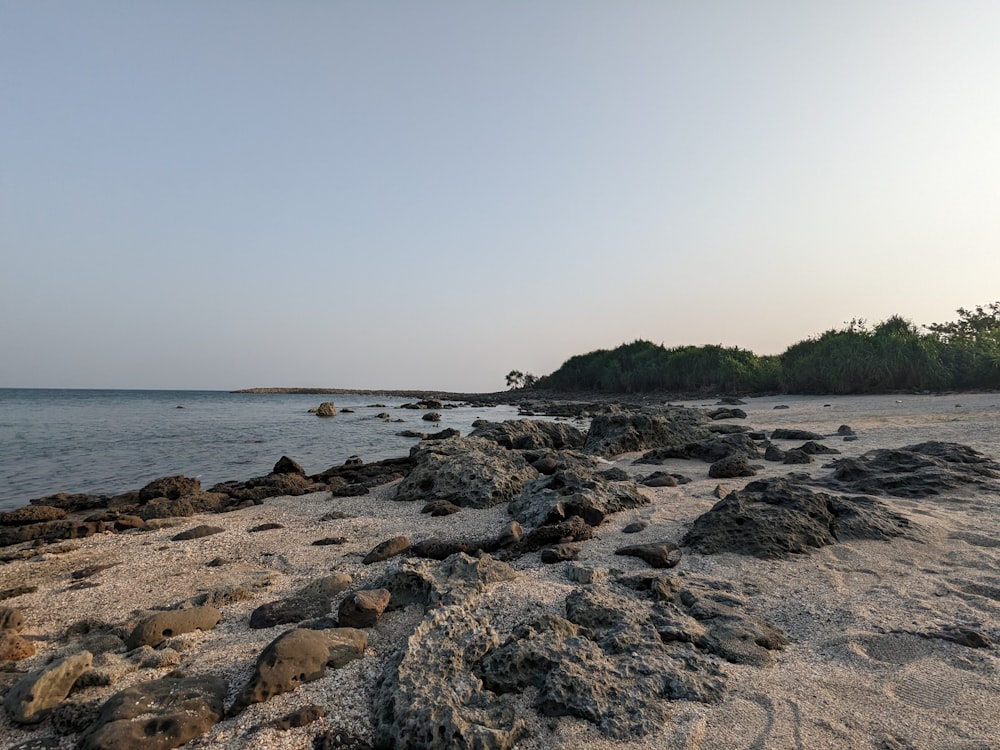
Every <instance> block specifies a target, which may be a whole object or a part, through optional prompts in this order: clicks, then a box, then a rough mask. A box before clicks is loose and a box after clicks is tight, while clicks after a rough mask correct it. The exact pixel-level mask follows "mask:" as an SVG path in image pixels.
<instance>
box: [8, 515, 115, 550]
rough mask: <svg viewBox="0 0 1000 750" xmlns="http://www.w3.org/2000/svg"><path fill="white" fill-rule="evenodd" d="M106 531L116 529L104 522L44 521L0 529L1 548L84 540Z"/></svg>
mask: <svg viewBox="0 0 1000 750" xmlns="http://www.w3.org/2000/svg"><path fill="white" fill-rule="evenodd" d="M105 531H114V527H113V526H112V525H111V524H109V523H105V522H103V521H70V520H63V521H42V522H40V523H29V524H25V525H23V526H2V527H0V547H6V546H8V545H11V544H19V543H21V542H33V541H37V540H41V541H43V542H55V541H59V540H60V539H84V538H86V537H89V536H93V535H94V534H101V533H104V532H105Z"/></svg>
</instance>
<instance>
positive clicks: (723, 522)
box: [682, 479, 916, 558]
mask: <svg viewBox="0 0 1000 750" xmlns="http://www.w3.org/2000/svg"><path fill="white" fill-rule="evenodd" d="M899 536H902V537H908V538H916V529H915V528H914V527H913V525H912V524H911V522H910V521H909V520H908V519H907V518H905V517H903V516H901V515H899V514H897V513H894V512H892V511H891V510H889V509H888V508H887V507H886V506H885V505H883V504H882V503H880V502H878V501H877V500H873V499H872V498H870V497H841V496H838V495H828V494H825V493H818V492H812V491H810V490H808V489H806V488H804V487H802V486H800V485H796V484H793V483H792V482H790V481H788V480H787V479H762V480H758V481H755V482H751V483H750V484H748V485H747V486H746V487H744V488H743V489H742V490H739V491H736V492H731V493H730V494H729V495H727V496H726V497H725V499H723V500H720V501H719V502H718V503H716V504H715V506H714V507H713V508H712V509H711V510H709V511H708V512H707V513H704V514H702V515H701V516H699V517H698V518H697V519H695V521H694V524H693V525H692V527H691V529H690V531H688V533H687V534H686V535H685V536H684V539H683V542H682V543H683V544H684V546H687V547H692V548H693V549H696V550H697V551H698V552H701V553H703V554H707V555H711V554H715V553H718V552H736V553H739V554H743V555H752V556H755V557H762V558H781V557H787V556H788V555H790V554H793V553H803V552H809V551H810V550H811V549H813V548H817V547H823V546H825V545H828V544H834V543H835V542H838V541H844V540H847V539H882V540H884V539H891V538H893V537H899Z"/></svg>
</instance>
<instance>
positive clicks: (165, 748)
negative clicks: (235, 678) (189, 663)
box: [80, 675, 227, 750]
mask: <svg viewBox="0 0 1000 750" xmlns="http://www.w3.org/2000/svg"><path fill="white" fill-rule="evenodd" d="M226 690H227V685H226V681H225V680H223V679H222V678H221V677H216V676H214V675H199V676H192V677H167V678H164V679H162V680H153V681H152V682H144V683H140V684H138V685H134V686H132V687H130V688H128V689H126V690H123V691H121V692H120V693H117V694H116V695H114V696H112V697H111V698H110V699H109V700H108V701H107V703H105V704H104V706H103V708H101V712H100V715H99V716H98V718H97V721H95V722H94V724H93V725H92V726H91V727H90V728H89V729H88V730H87V731H86V733H85V734H84V735H83V737H82V739H81V744H80V747H81V748H82V750H134V749H135V748H148V750H169V749H170V748H175V747H180V746H181V745H184V744H186V743H187V742H190V741H191V740H193V739H195V738H196V737H200V736H201V735H202V734H204V733H205V732H207V731H208V730H209V729H211V728H212V727H213V726H214V725H215V724H216V723H217V722H218V721H219V720H220V719H221V718H222V716H223V703H224V701H225V699H226Z"/></svg>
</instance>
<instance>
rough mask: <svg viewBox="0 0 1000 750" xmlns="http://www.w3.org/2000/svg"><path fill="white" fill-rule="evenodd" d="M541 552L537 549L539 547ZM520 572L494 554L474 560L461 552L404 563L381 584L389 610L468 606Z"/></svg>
mask: <svg viewBox="0 0 1000 750" xmlns="http://www.w3.org/2000/svg"><path fill="white" fill-rule="evenodd" d="M536 549H537V548H536ZM516 577H517V572H516V571H515V570H514V569H513V568H512V567H511V566H510V565H508V564H507V563H505V562H501V561H499V560H495V559H493V558H492V557H491V556H490V555H483V556H481V557H479V558H473V557H470V556H469V555H465V554H462V553H458V554H455V555H452V556H451V557H449V558H447V559H446V560H443V561H441V562H431V561H429V560H404V561H402V564H401V565H400V566H399V567H395V568H393V569H391V570H388V571H386V573H385V574H384V575H383V576H382V578H381V580H380V581H379V582H378V584H377V585H378V587H379V588H384V589H388V590H389V604H388V606H387V607H386V609H388V610H390V611H391V610H396V609H402V608H403V607H406V606H409V605H410V604H422V605H424V606H425V607H437V606H450V605H452V604H461V603H464V602H466V601H468V600H470V599H472V598H474V597H476V596H478V595H479V594H480V593H481V592H483V591H484V590H485V589H486V587H487V586H489V585H490V584H493V583H499V582H500V581H512V580H514V579H515V578H516Z"/></svg>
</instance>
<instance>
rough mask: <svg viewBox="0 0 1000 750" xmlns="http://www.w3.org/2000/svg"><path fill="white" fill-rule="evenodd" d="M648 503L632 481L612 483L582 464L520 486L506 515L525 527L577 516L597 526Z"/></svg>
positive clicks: (647, 499)
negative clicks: (520, 489) (608, 517)
mask: <svg viewBox="0 0 1000 750" xmlns="http://www.w3.org/2000/svg"><path fill="white" fill-rule="evenodd" d="M648 504H649V498H647V497H646V496H645V495H642V494H640V493H639V492H638V490H637V489H636V486H635V483H633V482H628V483H626V482H612V481H609V480H607V479H605V478H604V477H602V476H601V475H600V474H599V473H597V472H595V471H593V470H590V469H588V468H586V467H584V466H583V465H578V466H577V467H575V468H567V469H564V470H560V471H556V472H555V473H554V474H552V475H551V476H541V477H539V478H538V479H535V480H533V481H531V482H528V483H527V484H525V485H524V489H523V490H522V491H521V494H520V495H518V496H517V497H516V498H515V499H513V500H512V501H511V503H510V505H509V506H508V510H509V511H510V514H511V515H512V516H513V517H514V518H516V519H517V520H518V521H519V522H520V523H522V524H525V525H526V526H541V525H543V524H551V523H558V522H559V521H563V520H565V519H567V518H569V517H571V516H580V517H581V518H583V519H584V520H585V521H586V522H587V523H588V524H589V525H591V526H599V525H600V524H601V523H602V522H603V521H604V519H605V518H606V517H607V516H608V515H610V514H611V513H618V512H619V511H622V510H628V509H631V508H638V507H641V506H643V505H648Z"/></svg>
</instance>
